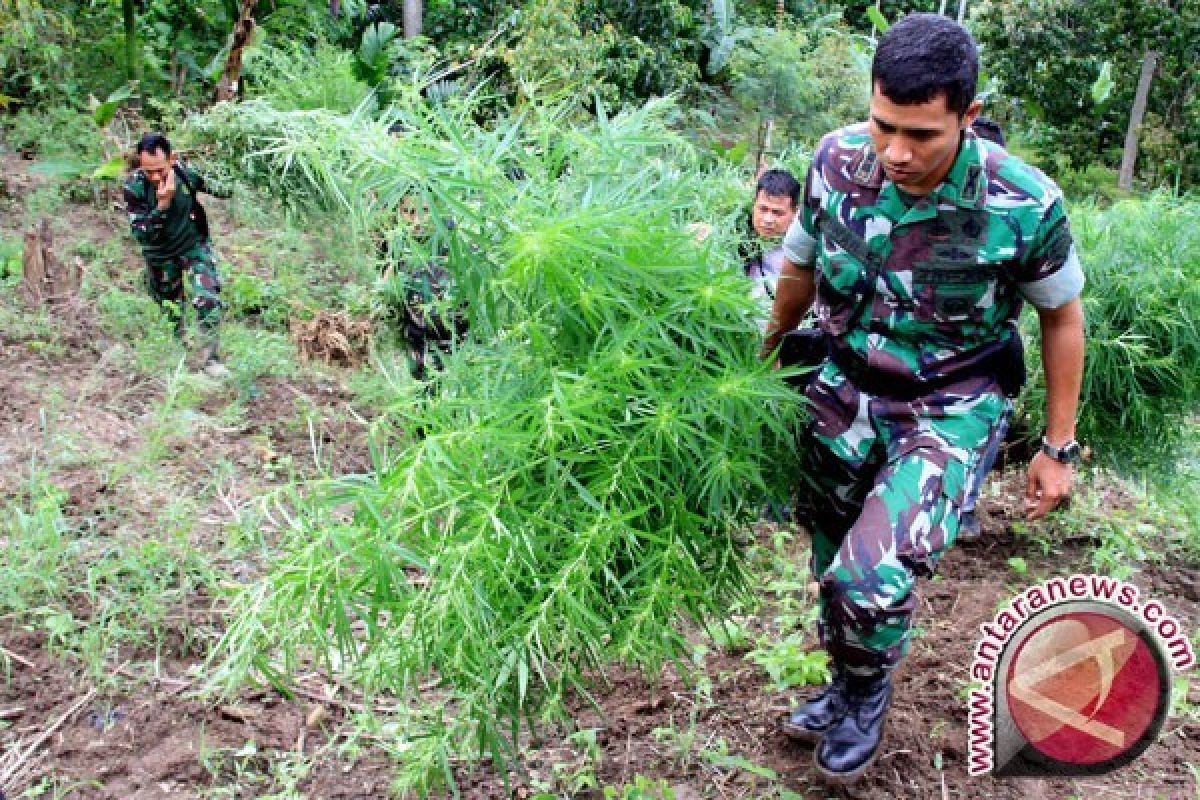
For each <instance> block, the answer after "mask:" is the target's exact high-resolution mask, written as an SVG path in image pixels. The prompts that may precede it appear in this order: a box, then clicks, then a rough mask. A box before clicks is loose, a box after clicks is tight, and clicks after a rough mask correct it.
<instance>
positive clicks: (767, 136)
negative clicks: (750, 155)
mask: <svg viewBox="0 0 1200 800" xmlns="http://www.w3.org/2000/svg"><path fill="white" fill-rule="evenodd" d="M774 133H775V114H774V113H771V114H769V115H768V116H767V118H766V120H764V121H763V123H762V124H761V126H760V127H759V131H758V155H757V156H755V158H754V179H755V180H758V179H759V178H761V177H762V174H763V172H765V171H766V169H767V164H768V163H769V162H768V158H769V157H770V155H771V139H772V137H773V134H774Z"/></svg>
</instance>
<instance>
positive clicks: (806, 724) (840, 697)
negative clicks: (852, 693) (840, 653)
mask: <svg viewBox="0 0 1200 800" xmlns="http://www.w3.org/2000/svg"><path fill="white" fill-rule="evenodd" d="M845 713H846V678H845V675H844V674H843V673H842V672H841V671H840V670H837V669H834V671H833V680H832V681H830V683H829V685H828V686H826V687H825V689H824V691H822V692H821V693H820V694H818V695H817V696H816V697H814V698H813V699H811V700H809V701H808V702H807V703H805V704H804V705H802V706H800V707H799V708H797V709H796V710H795V711H793V712H792V713H791V715H790V716H789V717H788V718H787V720H785V721H784V723H783V732H784V733H785V734H787V735H788V736H789V737H791V738H793V739H797V740H799V741H801V742H811V743H813V744H815V743H817V742H819V741H821V737H822V736H823V735H824V734H825V732H826V731H827V730H829V729H830V728H832V727H833V725H834V723H836V722H837V721H838V720H840V719H841V718H842V715H843V714H845Z"/></svg>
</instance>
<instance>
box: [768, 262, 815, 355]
mask: <svg viewBox="0 0 1200 800" xmlns="http://www.w3.org/2000/svg"><path fill="white" fill-rule="evenodd" d="M815 294H816V290H815V282H814V277H813V271H812V270H811V269H802V268H800V267H797V266H796V265H795V264H793V263H791V262H790V261H788V260H787V259H784V262H783V269H782V270H781V271H780V274H779V283H778V285H777V286H776V288H775V302H774V304H773V305H772V306H771V319H770V320H769V321H768V323H767V332H766V336H765V338H764V340H763V355H764V356H766V355H769V354H770V353H772V352H774V350H775V348H776V347H778V346H779V340H780V338H781V337H782V336H783V334H785V333H787V332H788V331H790V330H793V329H795V327H796V326H797V325H799V324H800V320H802V319H804V315H805V314H807V313H808V310H809V308H811V307H812V304H813V299H814V296H815Z"/></svg>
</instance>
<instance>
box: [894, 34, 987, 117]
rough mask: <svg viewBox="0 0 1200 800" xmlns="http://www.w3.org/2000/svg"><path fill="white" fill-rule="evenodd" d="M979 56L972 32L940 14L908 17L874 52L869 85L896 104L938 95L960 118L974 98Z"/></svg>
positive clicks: (913, 101)
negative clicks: (941, 96) (875, 87)
mask: <svg viewBox="0 0 1200 800" xmlns="http://www.w3.org/2000/svg"><path fill="white" fill-rule="evenodd" d="M978 83H979V52H978V49H977V48H976V46H975V39H973V38H972V37H971V34H970V32H969V31H967V29H966V28H964V27H963V26H962V25H959V24H958V23H957V22H955V21H954V20H952V19H950V18H949V17H944V16H942V15H941V14H909V15H908V16H907V17H904V18H903V19H901V20H900V21H899V22H897V23H896V24H895V25H893V26H892V27H890V28H888V30H887V33H885V34H884V35H883V36H882V38H880V40H879V46H878V47H877V48H876V49H875V59H874V61H873V62H872V63H871V85H872V86H878V87H879V91H880V92H882V93H883V95H884V96H885V97H887V98H888V99H889V100H891V101H892V102H893V103H899V104H900V105H915V104H917V103H925V102H928V101H930V100H932V99H933V98H935V97H937V96H938V95H939V94H940V95H944V96H945V98H946V107H947V108H948V109H950V110H951V111H953V112H955V113H957V114H959V115H962V114H963V113H964V112H965V111H966V110H967V107H968V106H970V105H971V102H972V101H973V100H974V99H975V89H976V86H977V85H978Z"/></svg>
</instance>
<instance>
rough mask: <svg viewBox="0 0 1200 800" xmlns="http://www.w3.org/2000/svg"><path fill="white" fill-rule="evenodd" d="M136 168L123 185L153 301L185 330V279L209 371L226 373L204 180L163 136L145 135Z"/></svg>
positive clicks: (180, 328) (206, 369)
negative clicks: (201, 198) (221, 357)
mask: <svg viewBox="0 0 1200 800" xmlns="http://www.w3.org/2000/svg"><path fill="white" fill-rule="evenodd" d="M136 155H137V161H138V168H137V169H136V170H134V171H133V173H132V174H131V175H130V176H129V178H128V180H126V181H125V207H126V209H127V210H128V212H129V224H130V227H131V228H132V230H133V237H134V238H135V239H136V240H137V242H138V244H140V245H141V248H142V256H143V257H144V258H145V259H146V286H147V288H148V289H149V291H150V294H151V296H152V297H154V299H155V300H157V301H158V302H159V304H160V305H162V306H163V307H164V308H166V309H167V310H168V313H170V314H172V315H173V316H174V317H175V318H176V320H177V321H178V326H177V330H178V331H180V332H182V330H183V314H182V312H183V304H184V302H185V294H184V277H185V276H186V277H187V280H188V284H189V288H190V292H189V294H190V296H191V303H192V306H193V307H194V308H195V309H196V319H197V322H198V324H199V327H200V330H201V333H202V335H203V338H204V345H203V350H202V353H201V358H202V361H203V363H204V368H205V371H207V372H209V373H210V374H214V375H218V374H223V373H224V371H225V370H224V367H222V366H221V363H220V361H219V357H218V331H217V326H218V323H219V322H220V316H221V281H220V277H219V276H218V274H217V259H216V255H215V254H214V253H213V249H212V243H211V241H210V240H209V234H208V225H207V220H206V219H205V218H204V216H203V208H202V207H201V206H200V204H199V202H198V201H197V199H196V193H197V192H201V191H205V185H204V180H203V178H201V177H200V175H198V174H197V173H196V172H195V171H194V170H192V169H190V168H189V167H187V166H185V165H183V164H182V163H180V162H179V159H178V158H177V157H176V155H175V154H173V153H172V152H171V143H170V142H169V141H167V138H166V137H165V136H163V135H162V134H161V133H147V134H146V135H145V136H143V137H142V138H141V140H140V141H138V143H137V148H136Z"/></svg>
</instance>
